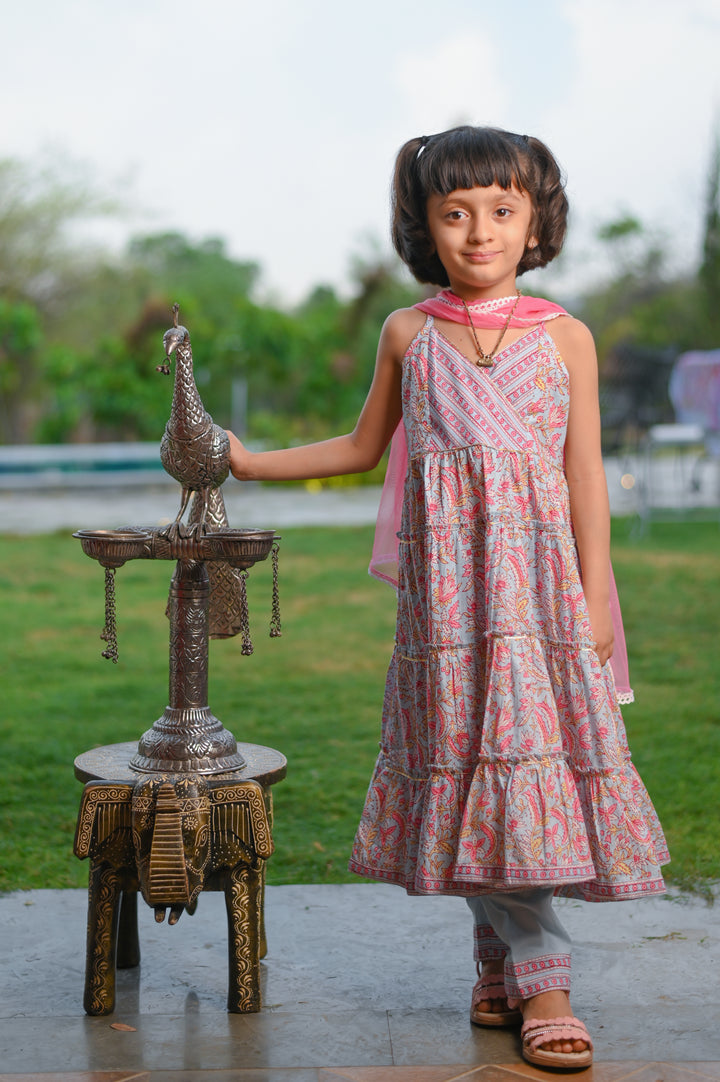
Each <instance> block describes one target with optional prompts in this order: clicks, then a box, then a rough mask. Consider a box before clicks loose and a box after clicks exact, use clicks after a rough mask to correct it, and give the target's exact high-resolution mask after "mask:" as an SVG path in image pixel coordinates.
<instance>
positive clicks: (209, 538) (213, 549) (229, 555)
mask: <svg viewBox="0 0 720 1082" xmlns="http://www.w3.org/2000/svg"><path fill="white" fill-rule="evenodd" d="M274 543H275V533H274V532H273V530H216V531H215V532H214V533H210V534H206V535H205V536H204V537H203V539H202V546H203V549H204V550H205V551H206V552H207V558H208V559H212V560H227V562H228V563H229V564H230V566H231V567H235V568H239V569H241V570H243V571H244V570H247V568H249V567H252V565H253V564H254V563H257V562H258V561H259V560H266V559H267V558H268V556H269V555H270V552H271V550H272V547H273V544H274Z"/></svg>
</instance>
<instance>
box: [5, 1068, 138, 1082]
mask: <svg viewBox="0 0 720 1082" xmlns="http://www.w3.org/2000/svg"><path fill="white" fill-rule="evenodd" d="M149 1080H150V1075H149V1074H147V1072H145V1071H142V1072H141V1073H140V1074H138V1072H137V1071H80V1072H78V1071H51V1072H49V1073H48V1072H43V1073H42V1074H0V1082H149Z"/></svg>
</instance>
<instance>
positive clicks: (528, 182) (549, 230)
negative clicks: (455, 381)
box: [392, 125, 568, 286]
mask: <svg viewBox="0 0 720 1082" xmlns="http://www.w3.org/2000/svg"><path fill="white" fill-rule="evenodd" d="M491 184H498V185H499V186H500V187H501V188H505V189H509V188H511V187H513V186H515V187H516V188H519V189H520V190H521V191H523V192H526V193H527V195H529V197H530V199H531V200H532V205H533V217H532V221H531V224H530V234H531V235H532V236H533V237H534V238H535V240H536V241H537V245H536V246H535V247H534V248H526V249H525V252H524V253H523V257H522V259H521V260H520V263H519V264H518V269H517V273H518V274H523V273H524V272H525V271H527V270H532V269H534V268H535V267H544V266H545V265H546V264H547V263H549V262H550V260H551V259H554V258H555V256H556V255H557V254H558V252H559V251H560V249H561V248H562V244H563V241H564V239H565V230H566V227H567V212H568V202H567V197H566V195H565V186H564V183H563V178H562V174H561V172H560V167H559V166H558V163H557V162H556V161H555V158H554V157H553V155H552V154H551V153H550V151H549V150H548V148H547V147H546V146H545V144H544V143H541V142H540V140H539V139H533V138H531V137H530V136H527V135H514V134H513V133H512V132H507V131H502V130H501V129H500V128H473V127H470V126H468V125H465V126H463V127H460V128H451V129H450V131H445V132H440V134H439V135H430V136H423V137H421V138H419V139H411V140H410V141H409V142H407V143H405V145H404V146H403V147H402V148H401V149H400V152H399V154H398V156H397V159H396V162H395V175H394V177H393V186H392V239H393V244H394V245H395V249H396V251H397V253H398V255H399V256H400V258H401V259H402V260H403V262H404V263H406V264H407V266H408V267H409V268H410V270H411V271H412V273H413V274H414V275H415V277H416V278H417V280H418V281H419V282H432V283H435V284H436V285H441V286H448V285H449V284H450V282H449V280H448V276H447V273H446V271H445V268H444V267H443V265H442V263H441V262H440V260H439V259H438V257H437V254H436V252H435V246H434V244H433V241H432V237H431V236H430V231H429V229H428V224H427V201H428V198H429V196H431V195H433V194H437V195H448V194H449V193H450V192H453V191H455V190H456V189H458V188H474V187H476V186H477V185H479V186H480V187H481V188H487V187H489V186H490V185H491Z"/></svg>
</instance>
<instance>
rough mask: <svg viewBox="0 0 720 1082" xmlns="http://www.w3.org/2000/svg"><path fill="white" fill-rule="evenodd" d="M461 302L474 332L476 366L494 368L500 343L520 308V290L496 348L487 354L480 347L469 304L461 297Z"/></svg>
mask: <svg viewBox="0 0 720 1082" xmlns="http://www.w3.org/2000/svg"><path fill="white" fill-rule="evenodd" d="M460 300H461V301H462V302H463V308H464V309H465V314H466V315H467V317H468V323H469V324H470V330H471V331H472V336H473V339H474V341H475V349H476V350H477V360H476V361H475V364H476V365H477V366H478V368H492V363H493V361H494V360H495V355H496V354H497V351H498V350H499V349H500V343H501V342H502V340H503V338H504V337H505V331H506V330H507V329H508V327H509V326H510V320H511V319H512V317H513V316H514V315H515V309H516V308H517V306H518V304H519V302H520V290H519V289H518V290H517V297H516V298H515V304H514V305H513V306H512V308H511V309H510V315H509V316H508V317H507V319H506V320H505V323H504V324H503V327H502V330H501V331H500V334H499V335H498V340H497V342H496V343H495V346H494V347H493V349H491V350H490V352H489V353H486V352H485V351H484V349H483V348H482V346H481V345H480V343H479V342H478V336H477V333H476V331H475V324H474V323H473V321H472V316H471V315H470V309H469V308H468V306H467V304H466V303H465V298H464V297H461V298H460Z"/></svg>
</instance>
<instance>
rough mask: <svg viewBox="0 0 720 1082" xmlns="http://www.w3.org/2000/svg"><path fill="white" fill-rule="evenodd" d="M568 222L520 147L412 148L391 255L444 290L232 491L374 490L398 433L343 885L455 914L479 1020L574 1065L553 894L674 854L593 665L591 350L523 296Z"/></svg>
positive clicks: (386, 337) (656, 887)
mask: <svg viewBox="0 0 720 1082" xmlns="http://www.w3.org/2000/svg"><path fill="white" fill-rule="evenodd" d="M566 216H567V201H566V198H565V193H564V190H563V184H562V180H561V176H560V171H559V169H558V166H557V163H556V162H555V160H554V158H553V157H552V155H551V154H550V152H549V151H548V149H547V148H546V147H545V146H544V145H543V144H542V143H541V142H539V141H538V140H536V139H532V138H528V137H526V136H519V135H513V134H510V133H508V132H504V131H499V130H495V129H488V128H471V127H462V128H455V129H453V130H451V131H448V132H442V133H441V134H438V135H433V136H430V137H429V138H420V139H412V140H411V141H410V142H408V143H406V144H405V146H404V147H403V148H402V149H401V150H400V153H399V155H398V158H397V163H396V169H395V177H394V185H393V241H394V244H395V247H396V248H397V251H398V252H399V254H400V256H401V258H402V259H403V260H404V261H405V263H406V264H407V265H408V267H409V268H410V269H411V271H412V272H413V274H414V275H415V277H416V278H417V279H418V280H419V281H421V282H431V283H434V284H436V285H439V286H443V287H446V288H444V289H443V290H442V292H440V293H438V295H437V296H436V297H435V298H434V299H432V300H429V301H425V302H423V303H421V304H418V305H416V306H415V307H414V308H410V309H404V310H401V311H397V312H394V313H393V314H392V315H391V316H389V318H388V319H387V321H386V323H385V326H384V327H383V331H382V335H381V338H380V344H379V348H378V355H377V364H376V368H375V375H374V379H373V382H372V386H371V388H370V392H369V394H368V397H367V401H366V403H365V406H364V408H363V410H362V413H361V415H360V418H359V420H358V422H357V425H356V427H355V429H354V431H353V432H351V433H350V434H348V435H344V436H339V437H337V438H335V439H331V440H327V441H325V442H322V443H317V444H312V445H308V446H305V447H295V448H292V449H289V450H281V451H270V452H265V453H262V454H251V453H250V452H249V451H247V450H246V449H245V448H244V447H243V446H242V444H240V443H239V441H237V440H236V439H235V437H233V436H231V444H232V472H233V474H234V475H235V477H237V478H239V479H241V480H250V479H253V480H278V481H279V480H290V479H298V478H315V477H328V476H333V475H337V474H342V473H353V472H360V471H364V470H368V469H370V468H371V467H373V466H375V465H376V464H377V462H378V461H379V459H380V457H381V455H382V453H383V451H384V450H385V448H386V447H387V445H388V443H389V441H390V439H391V437H392V436H393V433H395V436H394V439H393V446H392V450H391V456H390V463H389V466H388V475H387V479H386V485H385V490H384V493H383V498H382V501H381V512H380V519H379V522H378V531H377V534H376V546H375V553H374V562H373V566H372V570H373V571H374V573H376V574H378V575H379V576H380V577H383V578H386V579H388V580H389V581H392V582H395V583H396V585H397V591H398V617H397V634H396V642H395V649H394V653H393V657H392V660H391V663H390V669H389V672H388V677H387V685H386V691H385V700H384V708H383V727H382V743H381V750H380V754H379V757H378V760H377V764H376V767H375V772H374V774H373V778H372V780H371V782H370V788H369V791H368V795H367V799H366V803H365V808H364V811H363V815H362V819H361V822H360V826H359V828H358V832H357V836H356V839H355V844H354V848H353V854H352V860H351V864H350V867H351V869H352V870H353V871H355V872H357V873H358V874H359V875H362V876H366V877H367V878H370V879H375V880H383V881H386V882H393V883H399V884H401V885H402V886H404V887H405V888H406V890H407V891H408V893H410V894H454V895H464V896H465V897H466V898H467V901H468V904H469V905H470V908H471V910H472V912H473V915H474V920H475V957H476V960H477V962H478V967H479V980H478V982H477V984H476V985H475V988H474V989H473V996H472V1006H471V1018H472V1020H473V1021H474V1022H475V1023H477V1024H479V1025H488V1026H499V1025H515V1024H520V1023H522V1031H521V1032H522V1047H523V1054H524V1055H525V1057H526V1058H527V1059H528V1060H530V1061H531V1062H534V1063H539V1064H543V1065H548V1066H556V1067H558V1066H559V1067H570V1068H578V1067H584V1066H587V1065H589V1064H590V1063H591V1062H592V1042H591V1040H590V1037H589V1035H588V1033H587V1030H586V1029H585V1027H584V1026H583V1024H582V1023H581V1022H579V1021H578V1020H577V1019H575V1018H573V1017H572V1012H571V1010H570V1003H569V998H568V990H569V988H570V944H569V940H568V936H567V934H566V932H565V931H564V929H563V927H562V925H561V924H560V923H559V921H558V919H557V917H556V916H555V914H554V911H553V908H552V897H553V894H556V893H562V894H572V895H574V896H576V897H580V898H585V899H588V900H591V901H605V900H615V899H626V898H637V897H639V896H640V895H652V894H658V893H661V892H662V891H663V890H664V886H663V881H662V877H661V874H660V865H661V864H663V863H664V862H665V861H666V860H667V859H668V855H667V849H666V847H665V841H664V838H663V835H662V831H661V829H660V826H659V823H658V821H657V818H656V815H655V812H654V810H653V807H652V805H651V803H650V800H649V798H648V796H647V793H646V791H645V789H644V787H643V785H642V782H641V781H640V779H639V777H638V775H637V773H636V772H635V769H634V767H633V766H632V763H631V761H630V757H629V752H628V748H627V743H626V739H625V733H624V727H623V721H622V717H621V714H620V710H619V708H618V693H617V690H616V683H615V678H614V676H613V670H612V668H611V666H610V665H609V664H607V662H608V660H609V658H610V656H611V654H612V653H613V641H614V638H615V632H614V629H613V619H612V614H611V589H612V588H611V572H610V561H609V510H608V497H607V489H606V483H605V474H604V471H603V464H602V459H601V454H600V418H599V407H598V393H597V363H596V359H595V351H594V347H593V342H592V338H591V336H590V333H589V332H588V330H587V329H586V328H585V327H584V326H583V325H582V324H581V323H579V322H578V321H577V320H575V319H573V318H571V317H570V316H569V315H568V314H567V313H566V312H565V311H563V309H562V308H559V307H558V306H557V305H554V304H550V303H549V302H547V301H544V300H542V299H534V298H530V297H524V296H521V295H520V293H519V292H518V291H517V288H516V277H517V276H518V275H520V274H522V273H523V272H524V271H526V270H529V269H531V268H533V267H542V266H544V265H545V264H547V263H548V262H549V261H550V260H551V259H553V258H554V257H555V256H556V255H557V254H558V252H559V251H560V248H561V245H562V242H563V239H564V235H565V225H566ZM396 430H397V431H396ZM400 493H402V496H401V498H400V496H399V494H400ZM396 497H398V498H397V499H396ZM396 507H397V508H398V509H399V514H398V521H397V522H395V521H394V520H395V514H394V512H395V508H396ZM395 531H397V536H395ZM388 538H390V542H391V543H389V541H388ZM615 641H616V650H617V648H618V642H617V639H616V640H615ZM480 963H482V969H481V971H480Z"/></svg>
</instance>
